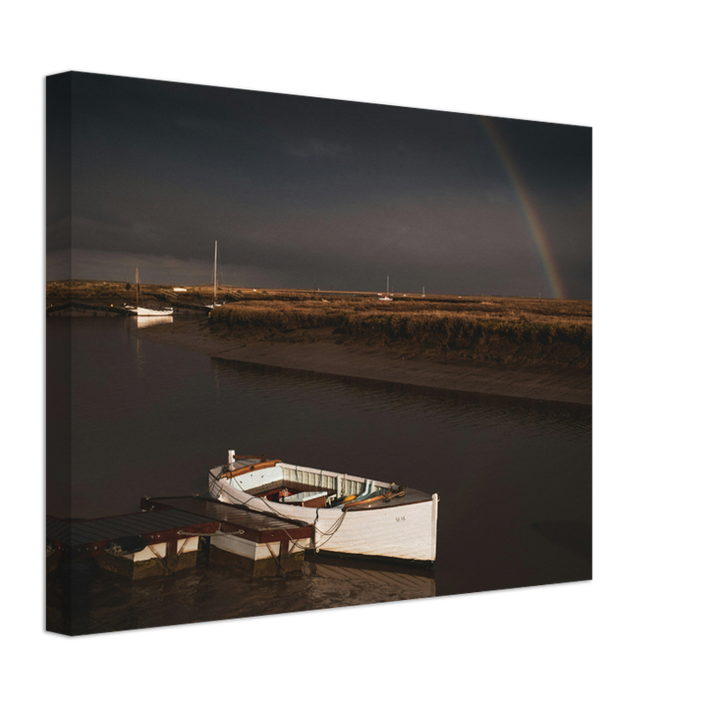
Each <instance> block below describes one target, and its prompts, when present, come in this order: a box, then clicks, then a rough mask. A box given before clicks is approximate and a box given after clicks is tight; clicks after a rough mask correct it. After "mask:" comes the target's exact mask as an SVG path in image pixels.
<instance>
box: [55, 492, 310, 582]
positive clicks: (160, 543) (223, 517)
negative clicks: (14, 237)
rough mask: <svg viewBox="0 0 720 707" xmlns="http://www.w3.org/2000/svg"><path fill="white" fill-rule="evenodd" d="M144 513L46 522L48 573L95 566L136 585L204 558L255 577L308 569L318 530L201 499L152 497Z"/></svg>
mask: <svg viewBox="0 0 720 707" xmlns="http://www.w3.org/2000/svg"><path fill="white" fill-rule="evenodd" d="M140 506H141V508H142V509H143V510H142V511H141V512H139V513H130V514H127V515H122V516H111V517H107V518H96V519H92V520H75V521H72V520H70V521H68V520H61V519H58V518H53V517H50V516H48V517H47V519H46V538H47V569H48V571H50V570H52V569H54V568H55V567H56V566H57V565H58V564H59V563H60V562H63V561H67V562H77V561H80V560H86V559H90V558H92V559H94V560H95V561H97V563H98V564H99V566H100V567H102V568H104V569H107V570H110V571H112V572H117V573H119V574H123V575H126V576H128V577H131V578H133V579H140V578H143V577H148V576H155V575H162V574H173V573H174V572H177V571H179V570H182V569H186V568H189V567H194V566H196V564H197V561H198V556H199V555H201V554H204V555H206V556H207V557H208V558H209V560H210V562H219V563H223V564H230V565H232V566H235V567H237V568H238V569H239V570H241V571H243V572H244V573H246V574H250V575H252V576H253V577H258V576H267V575H272V576H274V575H276V574H285V573H287V572H291V571H294V570H299V569H301V567H302V562H303V559H304V550H305V549H306V548H307V547H308V546H309V545H310V543H311V541H312V537H313V527H312V526H311V525H308V524H305V523H299V522H296V521H285V520H283V519H280V518H277V517H276V516H273V515H270V514H264V513H259V512H256V511H249V510H247V509H243V508H238V507H235V506H231V505H229V504H225V503H221V502H219V501H214V500H207V499H202V498H199V497H195V496H178V497H171V498H157V499H152V498H145V499H142V501H141V503H140Z"/></svg>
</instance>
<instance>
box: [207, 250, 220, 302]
mask: <svg viewBox="0 0 720 707" xmlns="http://www.w3.org/2000/svg"><path fill="white" fill-rule="evenodd" d="M223 304H224V303H223V302H218V301H217V241H215V264H214V266H213V301H212V304H206V305H205V306H206V307H207V308H208V309H215V307H221V306H222V305H223Z"/></svg>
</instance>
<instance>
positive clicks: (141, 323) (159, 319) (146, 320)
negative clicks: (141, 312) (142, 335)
mask: <svg viewBox="0 0 720 707" xmlns="http://www.w3.org/2000/svg"><path fill="white" fill-rule="evenodd" d="M134 321H136V322H137V328H138V329H144V328H145V327H149V326H155V325H156V324H172V321H173V318H172V315H169V316H154V317H134Z"/></svg>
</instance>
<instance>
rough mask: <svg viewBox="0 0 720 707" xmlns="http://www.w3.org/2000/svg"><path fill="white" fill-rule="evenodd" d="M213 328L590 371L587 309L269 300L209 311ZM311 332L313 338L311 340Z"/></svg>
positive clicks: (522, 304)
mask: <svg viewBox="0 0 720 707" xmlns="http://www.w3.org/2000/svg"><path fill="white" fill-rule="evenodd" d="M210 326H211V328H212V329H213V330H214V331H216V332H224V333H227V334H229V335H231V336H238V337H242V336H248V337H252V338H255V339H257V338H261V339H265V340H269V341H302V340H317V338H318V337H317V334H318V333H319V332H321V331H323V330H324V332H325V337H326V338H330V339H332V340H333V341H335V342H336V343H338V344H363V345H367V346H373V347H388V348H398V349H400V348H401V349H402V350H403V351H414V352H415V353H417V354H422V353H439V352H441V353H445V354H448V355H450V356H455V357H460V358H465V359H474V360H478V361H490V362H498V363H511V362H515V363H553V364H561V365H565V366H580V367H587V366H590V365H591V363H592V318H591V305H590V304H589V303H574V304H573V303H567V302H549V303H542V302H539V303H533V301H531V300H524V301H520V300H506V301H498V300H496V301H493V302H489V301H487V302H468V303H463V304H458V303H449V302H444V303H427V302H417V301H411V302H407V301H403V302H394V303H392V304H390V305H389V307H388V305H382V304H380V303H376V302H374V301H372V300H370V299H369V298H365V299H364V300H358V301H351V300H347V301H337V302H327V301H326V302H323V301H322V300H320V301H318V300H314V299H310V298H308V299H304V300H298V301H294V302H289V301H282V300H277V299H276V300H268V301H264V302H252V303H250V302H248V303H243V304H230V305H226V306H224V307H221V308H218V309H216V310H214V311H213V312H212V313H211V315H210ZM313 332H314V333H315V334H316V336H314V337H313Z"/></svg>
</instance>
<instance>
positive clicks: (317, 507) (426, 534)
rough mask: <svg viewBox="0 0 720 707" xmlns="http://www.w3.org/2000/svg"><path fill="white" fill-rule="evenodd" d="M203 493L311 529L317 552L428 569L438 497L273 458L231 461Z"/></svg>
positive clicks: (431, 560) (432, 553) (213, 474)
mask: <svg viewBox="0 0 720 707" xmlns="http://www.w3.org/2000/svg"><path fill="white" fill-rule="evenodd" d="M208 489H209V493H210V495H211V496H212V497H213V498H216V499H217V500H219V501H222V502H223V503H232V504H236V505H242V506H244V507H246V508H248V509H251V510H256V511H263V512H265V513H268V512H271V513H274V514H275V515H276V516H278V517H280V518H286V519H292V520H299V521H302V522H305V523H309V524H311V525H313V527H314V538H313V544H312V548H313V549H314V550H315V551H316V552H330V553H342V554H350V555H363V556H365V557H379V558H391V559H394V560H409V561H413V562H418V563H424V564H432V563H434V562H435V553H436V548H437V513H438V496H437V494H432V495H430V494H427V493H423V492H422V491H417V490H415V489H411V488H407V487H405V486H398V485H396V484H394V483H388V482H385V481H375V480H373V479H366V478H361V477H357V476H350V475H348V474H340V473H337V472H334V471H327V470H320V469H312V468H310V467H304V466H297V465H295V464H286V463H283V462H282V461H280V460H279V459H273V460H267V459H265V457H238V456H235V452H234V450H229V451H228V461H227V464H223V465H222V466H218V467H215V468H214V469H211V470H210V476H209V486H208Z"/></svg>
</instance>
